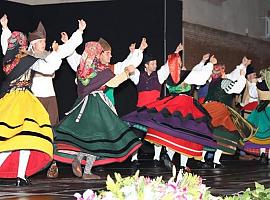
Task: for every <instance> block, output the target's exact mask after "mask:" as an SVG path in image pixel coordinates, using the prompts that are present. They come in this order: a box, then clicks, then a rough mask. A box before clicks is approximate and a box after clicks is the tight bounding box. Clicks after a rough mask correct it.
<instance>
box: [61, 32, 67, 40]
mask: <svg viewBox="0 0 270 200" xmlns="http://www.w3.org/2000/svg"><path fill="white" fill-rule="evenodd" d="M61 41H62V42H63V43H66V42H67V41H68V34H67V33H66V32H61Z"/></svg>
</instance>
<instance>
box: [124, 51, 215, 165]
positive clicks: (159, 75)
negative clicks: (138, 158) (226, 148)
mask: <svg viewBox="0 0 270 200" xmlns="http://www.w3.org/2000/svg"><path fill="white" fill-rule="evenodd" d="M150 60H151V59H150ZM180 62H181V60H180V56H179V54H176V53H175V54H171V55H170V56H169V57H168V62H167V63H166V64H165V65H164V66H162V67H161V68H160V69H159V70H158V71H157V72H152V73H151V74H150V75H148V73H147V72H146V71H145V72H142V73H140V72H139V71H138V70H137V71H135V75H134V77H131V80H133V82H134V83H135V84H136V85H137V90H138V103H137V106H138V107H141V108H139V109H137V110H136V111H134V112H132V113H130V114H128V115H126V116H124V117H123V119H124V120H125V121H127V122H128V123H130V125H132V126H134V127H137V124H139V125H143V126H144V127H146V131H147V133H146V136H145V138H144V139H145V140H147V141H149V142H151V143H154V144H156V145H162V146H166V147H167V151H168V153H169V156H170V158H172V155H173V154H174V152H178V153H180V154H181V159H182V157H183V158H184V157H185V159H184V160H185V164H183V165H184V166H183V167H185V165H186V161H187V158H188V157H194V158H195V159H201V156H202V149H203V146H202V145H201V144H203V145H209V146H213V147H214V146H215V145H216V144H215V142H214V141H213V140H212V135H211V131H210V129H209V127H208V124H207V123H208V121H209V116H208V114H207V112H206V111H205V109H204V108H203V107H202V106H201V105H200V104H199V103H198V102H197V101H196V100H195V99H194V98H193V97H190V96H188V95H184V94H180V95H178V94H179V92H188V91H189V89H190V86H189V85H184V84H183V85H177V86H176V87H175V88H172V87H169V90H171V92H172V93H177V95H173V96H167V97H165V98H163V99H161V100H158V99H159V97H160V91H161V84H162V83H163V82H164V81H165V80H166V79H167V78H168V76H169V74H170V72H172V71H173V72H174V73H176V74H177V75H178V80H177V78H176V77H175V75H174V74H173V76H172V79H173V82H174V83H178V82H179V78H180V76H179V71H180ZM174 68H176V69H175V70H172V69H174ZM193 83H194V80H193ZM160 151H161V147H160V146H155V156H154V159H156V160H159V154H160Z"/></svg>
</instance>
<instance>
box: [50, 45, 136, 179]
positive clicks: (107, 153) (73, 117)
mask: <svg viewBox="0 0 270 200" xmlns="http://www.w3.org/2000/svg"><path fill="white" fill-rule="evenodd" d="M102 51H103V48H102V46H101V45H100V44H99V43H98V42H88V43H86V46H85V50H84V52H83V54H82V56H81V62H80V65H79V67H78V69H77V79H78V80H77V83H78V99H77V101H76V103H75V105H74V106H73V108H72V109H71V110H70V111H69V112H68V113H67V116H66V117H65V118H64V119H63V120H62V121H61V122H60V124H59V125H58V126H57V127H56V128H55V131H56V144H57V150H56V153H55V157H54V158H55V160H57V161H61V162H66V163H73V164H74V165H73V172H74V173H75V175H77V176H81V174H80V173H81V172H80V169H79V171H78V170H77V169H78V168H80V166H78V165H80V163H82V164H86V167H85V170H84V174H83V178H85V179H88V178H89V179H96V178H99V177H98V176H96V175H93V174H92V173H91V167H92V166H93V165H94V166H97V165H104V164H108V163H112V162H122V161H124V160H125V159H127V158H128V157H129V155H131V154H132V153H134V152H135V151H136V150H137V149H138V148H139V147H140V146H141V142H140V140H139V138H138V137H137V136H136V135H135V134H134V133H133V132H132V131H130V130H129V127H128V126H127V125H126V124H125V123H124V122H122V121H121V120H120V119H119V117H118V116H117V113H116V110H115V108H114V106H113V105H112V103H111V101H110V100H109V99H108V98H107V97H106V96H105V94H104V93H103V91H104V90H105V89H106V87H117V86H118V85H119V84H120V83H121V82H123V81H125V80H126V79H127V78H128V74H127V72H126V71H125V72H122V73H121V74H119V75H117V76H114V74H113V72H112V71H111V70H110V68H109V67H108V66H106V65H104V64H101V62H100V60H99V55H100V54H101V53H102ZM74 155H76V156H75V157H76V158H75V161H74ZM84 157H86V159H87V160H86V161H85V160H84V159H83V158H84ZM78 162H79V164H78Z"/></svg>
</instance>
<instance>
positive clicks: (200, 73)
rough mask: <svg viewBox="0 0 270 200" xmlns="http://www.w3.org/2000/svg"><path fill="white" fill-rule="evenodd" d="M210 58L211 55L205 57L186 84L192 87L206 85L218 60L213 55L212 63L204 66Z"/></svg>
mask: <svg viewBox="0 0 270 200" xmlns="http://www.w3.org/2000/svg"><path fill="white" fill-rule="evenodd" d="M209 57H210V54H205V55H203V58H202V60H201V62H200V63H199V64H197V65H196V66H195V67H194V68H193V69H192V71H191V72H190V73H189V75H188V76H187V77H186V79H185V80H184V82H185V83H187V84H191V85H204V84H205V83H206V82H207V81H208V80H209V78H210V76H211V74H212V71H213V66H214V65H215V64H217V59H216V58H215V56H214V55H212V56H211V57H210V62H208V63H207V64H206V65H204V64H205V62H206V61H207V60H208V59H209Z"/></svg>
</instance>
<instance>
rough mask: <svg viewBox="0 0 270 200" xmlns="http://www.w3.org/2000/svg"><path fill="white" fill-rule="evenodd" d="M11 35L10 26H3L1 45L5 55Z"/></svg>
mask: <svg viewBox="0 0 270 200" xmlns="http://www.w3.org/2000/svg"><path fill="white" fill-rule="evenodd" d="M10 36H11V31H10V30H9V28H2V34H1V46H2V52H3V54H4V55H5V54H6V52H7V48H8V38H9V37H10Z"/></svg>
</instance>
